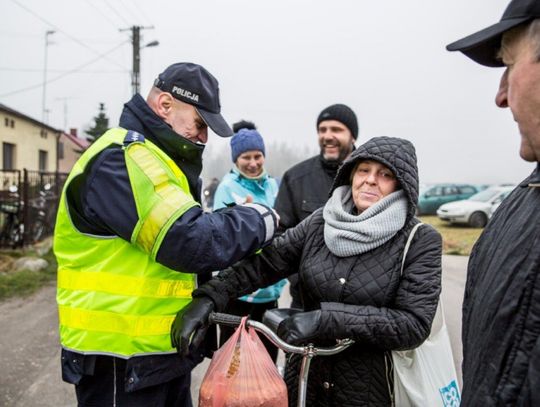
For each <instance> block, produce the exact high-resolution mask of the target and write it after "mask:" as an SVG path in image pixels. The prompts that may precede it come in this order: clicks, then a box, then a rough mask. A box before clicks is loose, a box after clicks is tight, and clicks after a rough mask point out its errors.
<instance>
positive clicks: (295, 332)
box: [277, 310, 321, 345]
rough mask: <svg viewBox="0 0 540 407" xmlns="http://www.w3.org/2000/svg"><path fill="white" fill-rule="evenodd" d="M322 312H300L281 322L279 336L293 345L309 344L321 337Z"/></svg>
mask: <svg viewBox="0 0 540 407" xmlns="http://www.w3.org/2000/svg"><path fill="white" fill-rule="evenodd" d="M320 325H321V310H316V311H308V312H299V313H297V314H294V315H293V316H292V317H289V318H286V319H284V320H283V321H281V322H280V324H279V326H278V330H277V334H278V336H279V337H280V338H281V339H283V340H284V341H285V342H288V343H290V344H292V345H300V344H307V343H310V342H313V340H314V339H317V338H318V337H319V336H320Z"/></svg>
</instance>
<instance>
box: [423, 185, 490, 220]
mask: <svg viewBox="0 0 540 407" xmlns="http://www.w3.org/2000/svg"><path fill="white" fill-rule="evenodd" d="M478 191H480V189H479V188H478V187H477V186H475V185H470V184H435V185H431V186H430V187H428V188H426V189H424V190H420V193H419V195H418V210H417V211H418V212H417V213H418V215H435V214H436V213H437V209H439V206H441V205H442V204H445V203H448V202H453V201H459V200H461V199H467V198H468V197H470V196H472V195H474V194H476V193H477V192H478Z"/></svg>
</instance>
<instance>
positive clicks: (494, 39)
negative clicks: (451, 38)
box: [446, 0, 540, 67]
mask: <svg viewBox="0 0 540 407" xmlns="http://www.w3.org/2000/svg"><path fill="white" fill-rule="evenodd" d="M538 17H540V1H538V0H512V1H511V2H510V4H509V5H508V7H506V10H505V11H504V13H503V15H502V17H501V21H499V22H498V23H497V24H493V25H491V26H489V27H487V28H484V29H483V30H481V31H478V32H476V33H474V34H471V35H469V36H468V37H465V38H462V39H460V40H458V41H456V42H453V43H452V44H449V45H447V46H446V49H447V50H448V51H461V52H463V53H464V54H465V55H467V56H468V57H469V58H471V59H472V60H473V61H475V62H478V63H479V64H481V65H485V66H492V67H497V66H504V64H503V63H502V61H501V60H500V59H499V58H497V53H498V52H499V49H500V48H501V39H502V35H503V34H504V33H505V32H506V31H508V30H510V29H511V28H514V27H517V26H518V25H520V24H523V23H526V22H528V21H531V20H534V19H535V18H538Z"/></svg>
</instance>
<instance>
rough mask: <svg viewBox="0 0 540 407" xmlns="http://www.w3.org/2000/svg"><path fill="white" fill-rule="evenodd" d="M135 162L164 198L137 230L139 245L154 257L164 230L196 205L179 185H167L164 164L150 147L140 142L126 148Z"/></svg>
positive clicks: (167, 176)
mask: <svg viewBox="0 0 540 407" xmlns="http://www.w3.org/2000/svg"><path fill="white" fill-rule="evenodd" d="M126 153H127V155H129V156H130V157H131V158H132V159H133V162H134V163H135V164H136V165H138V166H139V167H140V168H141V170H142V171H143V173H145V174H146V175H147V176H148V178H149V179H150V181H151V182H152V184H153V185H154V191H155V193H156V194H157V195H158V196H159V197H160V198H161V200H160V201H158V203H156V204H155V205H154V206H153V207H152V209H151V211H150V213H149V214H148V216H147V217H146V219H145V220H144V221H143V222H142V225H141V227H140V228H139V229H138V231H137V237H136V243H137V245H139V246H140V247H141V248H142V249H143V250H144V251H145V252H147V253H153V254H154V255H155V252H156V251H155V250H153V248H154V247H155V244H156V243H161V240H162V239H158V236H159V234H160V232H161V231H162V230H163V227H164V226H165V225H166V224H167V223H168V222H169V221H170V220H171V219H172V220H176V219H177V218H178V216H175V214H178V213H179V214H181V213H184V212H186V211H187V210H188V209H190V208H192V207H194V206H196V205H197V203H196V202H195V201H194V199H193V198H192V197H191V195H188V194H186V193H185V192H184V191H183V190H182V189H180V188H179V187H177V186H176V185H172V184H170V183H168V180H169V179H170V178H169V175H168V174H167V173H166V172H165V170H164V169H163V167H162V165H163V164H162V163H161V162H160V161H159V160H158V158H156V157H155V156H154V155H153V154H152V153H151V152H150V151H149V150H148V148H147V147H145V146H143V145H142V144H140V143H134V144H133V145H130V146H129V147H128V148H127V151H126Z"/></svg>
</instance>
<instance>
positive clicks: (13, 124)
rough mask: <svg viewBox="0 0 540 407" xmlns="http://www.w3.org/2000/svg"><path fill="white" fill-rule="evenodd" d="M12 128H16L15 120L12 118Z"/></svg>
mask: <svg viewBox="0 0 540 407" xmlns="http://www.w3.org/2000/svg"><path fill="white" fill-rule="evenodd" d="M10 123H11V128H12V129H14V128H15V120H13V119H11V122H10Z"/></svg>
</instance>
